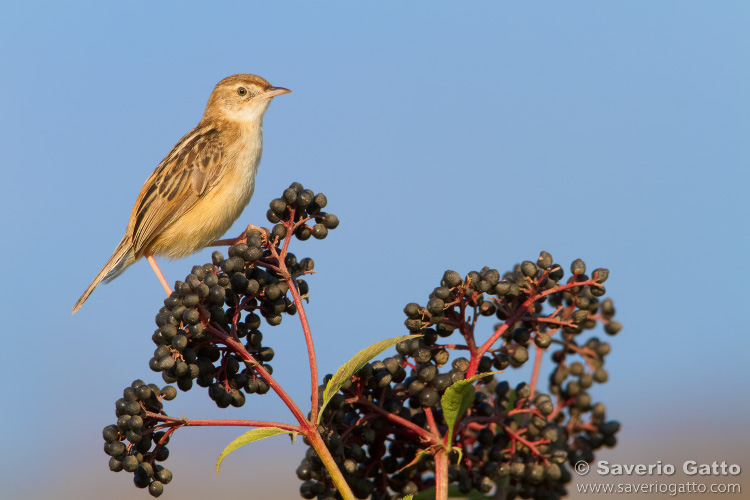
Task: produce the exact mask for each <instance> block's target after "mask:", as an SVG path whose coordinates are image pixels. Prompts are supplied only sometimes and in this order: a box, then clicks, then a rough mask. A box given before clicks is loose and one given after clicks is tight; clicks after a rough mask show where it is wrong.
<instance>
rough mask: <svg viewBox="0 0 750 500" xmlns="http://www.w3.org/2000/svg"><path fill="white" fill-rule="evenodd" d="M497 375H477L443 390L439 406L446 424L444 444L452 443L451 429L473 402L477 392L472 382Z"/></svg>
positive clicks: (492, 373) (491, 373) (488, 373)
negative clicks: (446, 430) (446, 435)
mask: <svg viewBox="0 0 750 500" xmlns="http://www.w3.org/2000/svg"><path fill="white" fill-rule="evenodd" d="M497 373H501V372H486V373H477V374H476V375H474V376H473V377H471V378H467V379H464V380H459V381H458V382H456V383H455V384H453V385H451V386H450V387H448V388H447V389H446V390H445V393H444V394H443V397H442V398H441V399H440V404H441V406H442V408H443V418H445V423H446V424H448V441H446V442H447V443H448V445H449V446H450V444H451V443H452V442H453V427H455V425H456V423H457V422H458V419H460V418H461V416H462V415H463V414H464V413H466V410H468V409H469V406H471V403H473V402H474V394H475V393H476V392H477V391H476V389H474V385H473V384H474V382H476V381H477V380H479V379H480V378H483V377H486V376H487V375H495V374H497Z"/></svg>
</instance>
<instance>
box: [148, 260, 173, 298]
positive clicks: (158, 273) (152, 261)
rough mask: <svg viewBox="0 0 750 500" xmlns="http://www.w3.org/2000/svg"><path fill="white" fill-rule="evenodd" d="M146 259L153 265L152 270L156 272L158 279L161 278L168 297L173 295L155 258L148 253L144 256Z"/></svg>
mask: <svg viewBox="0 0 750 500" xmlns="http://www.w3.org/2000/svg"><path fill="white" fill-rule="evenodd" d="M144 257H146V260H147V261H148V263H149V264H151V269H153V270H154V272H155V273H156V277H157V278H159V281H161V286H163V287H164V291H165V292H167V295H172V289H171V288H170V287H169V284H168V283H167V280H166V279H165V278H164V274H163V273H162V272H161V269H159V265H158V264H157V263H156V260H155V259H154V256H153V255H151V254H148V253H147V254H146V255H144Z"/></svg>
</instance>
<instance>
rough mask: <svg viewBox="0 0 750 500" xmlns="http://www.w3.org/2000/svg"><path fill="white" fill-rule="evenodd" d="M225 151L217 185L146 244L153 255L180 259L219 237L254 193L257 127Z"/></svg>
mask: <svg viewBox="0 0 750 500" xmlns="http://www.w3.org/2000/svg"><path fill="white" fill-rule="evenodd" d="M232 142H233V143H234V144H235V145H236V147H234V148H230V149H228V150H227V151H226V152H225V158H226V161H227V162H228V163H227V165H228V166H232V167H231V168H227V169H226V172H225V173H224V175H223V177H222V178H221V180H220V181H219V182H217V184H216V185H215V186H214V187H213V188H211V189H210V190H209V191H208V192H207V193H206V194H204V195H203V196H202V197H201V199H200V200H198V202H197V203H196V204H195V206H193V207H192V208H191V209H190V210H189V211H187V212H186V213H185V214H184V215H183V216H181V217H180V218H179V219H178V220H176V221H175V222H174V223H172V224H171V225H170V226H168V227H166V228H165V229H164V230H163V231H162V232H161V234H160V235H159V236H158V237H156V238H155V239H154V241H153V242H152V243H151V244H150V245H149V250H150V252H151V253H152V254H154V255H160V256H164V257H168V258H170V259H181V258H183V257H187V256H188V255H191V254H193V253H195V252H197V251H199V250H201V249H203V248H205V247H207V246H208V245H209V244H211V243H212V242H213V241H215V240H217V239H219V238H221V236H223V235H224V233H226V232H227V230H228V229H229V228H230V227H231V226H232V224H234V222H235V221H236V220H237V219H238V218H239V216H240V215H241V214H242V211H243V210H244V209H245V207H246V206H247V204H248V203H249V202H250V198H251V197H252V196H253V191H254V190H255V175H256V174H257V172H258V165H259V164H260V158H261V154H262V151H263V130H262V128H261V127H257V128H255V130H251V131H247V132H246V133H244V134H243V140H241V141H232Z"/></svg>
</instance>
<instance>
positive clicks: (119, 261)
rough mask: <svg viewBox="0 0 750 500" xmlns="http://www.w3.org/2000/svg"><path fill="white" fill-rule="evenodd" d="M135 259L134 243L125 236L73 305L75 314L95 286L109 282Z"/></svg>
mask: <svg viewBox="0 0 750 500" xmlns="http://www.w3.org/2000/svg"><path fill="white" fill-rule="evenodd" d="M135 261H136V258H135V253H134V252H133V244H132V243H131V242H130V238H129V237H128V236H125V237H124V238H123V239H122V241H120V244H119V245H117V249H116V250H115V253H113V254H112V257H110V258H109V260H108V261H107V263H106V264H104V267H103V268H102V270H101V271H99V274H97V275H96V278H94V281H92V282H91V284H90V285H89V287H88V288H87V289H86V291H85V292H83V295H81V298H80V299H78V302H76V305H74V306H73V314H75V313H76V311H78V310H79V309H80V308H81V306H82V305H83V303H84V302H86V299H88V298H89V295H91V292H93V291H94V288H96V287H97V286H98V285H99V283H101V282H102V281H104V282H105V283H109V282H110V281H112V280H113V279H115V278H117V277H118V276H119V275H121V274H122V272H123V271H124V270H125V269H126V268H127V267H128V266H130V265H131V264H133V263H134V262H135Z"/></svg>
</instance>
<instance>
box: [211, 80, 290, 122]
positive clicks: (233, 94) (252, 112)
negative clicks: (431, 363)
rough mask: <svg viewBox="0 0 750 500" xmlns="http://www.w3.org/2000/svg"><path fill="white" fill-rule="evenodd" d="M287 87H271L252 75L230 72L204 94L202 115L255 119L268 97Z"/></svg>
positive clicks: (274, 95) (260, 117) (266, 105)
mask: <svg viewBox="0 0 750 500" xmlns="http://www.w3.org/2000/svg"><path fill="white" fill-rule="evenodd" d="M289 92H291V90H288V89H285V88H283V87H273V86H272V85H271V84H270V83H268V81H266V80H265V79H263V78H261V77H259V76H256V75H232V76H229V77H227V78H224V79H223V80H222V81H220V82H219V83H218V84H217V85H216V87H215V88H214V91H213V92H211V97H209V98H208V104H207V105H206V111H205V113H204V115H203V118H204V119H206V118H218V119H225V120H226V119H229V120H234V121H241V122H246V123H259V122H261V121H262V119H263V113H265V112H266V109H268V104H269V103H270V102H271V99H273V98H274V97H276V96H277V95H282V94H288V93H289Z"/></svg>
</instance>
